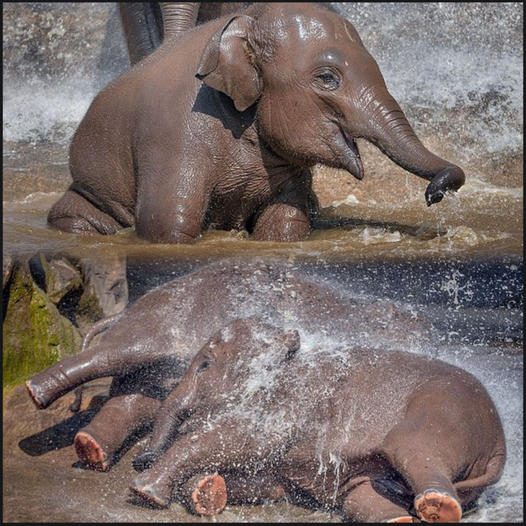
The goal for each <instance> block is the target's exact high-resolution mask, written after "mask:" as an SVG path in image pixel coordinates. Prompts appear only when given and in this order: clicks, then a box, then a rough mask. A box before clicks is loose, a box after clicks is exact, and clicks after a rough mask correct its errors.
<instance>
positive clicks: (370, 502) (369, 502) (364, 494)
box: [343, 480, 420, 522]
mask: <svg viewBox="0 0 526 526" xmlns="http://www.w3.org/2000/svg"><path fill="white" fill-rule="evenodd" d="M343 511H344V513H345V515H346V516H347V517H349V518H351V519H352V520H353V521H356V522H420V521H419V520H418V519H417V518H416V517H413V516H412V515H410V514H409V512H408V511H407V510H406V509H405V508H403V507H401V506H399V505H398V504H396V503H394V502H392V501H391V500H389V499H388V498H387V497H385V496H383V495H381V494H380V493H378V492H377V491H376V490H375V489H374V488H373V486H372V485H371V481H370V480H365V481H364V482H362V483H361V484H359V485H358V486H356V487H355V488H353V489H352V490H351V491H350V492H349V494H348V495H347V496H346V497H345V501H344V503H343Z"/></svg>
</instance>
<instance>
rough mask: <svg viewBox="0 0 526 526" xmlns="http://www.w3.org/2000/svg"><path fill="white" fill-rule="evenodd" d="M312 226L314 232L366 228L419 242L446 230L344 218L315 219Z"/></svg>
mask: <svg viewBox="0 0 526 526" xmlns="http://www.w3.org/2000/svg"><path fill="white" fill-rule="evenodd" d="M312 226H313V228H314V229H315V230H329V229H332V228H340V229H342V230H352V229H353V228H354V227H357V226H366V227H371V228H381V229H383V230H387V231H389V232H395V231H398V232H400V233H402V234H406V235H409V236H413V237H417V238H418V239H421V240H428V239H434V238H435V237H439V236H444V235H445V234H447V230H446V229H445V228H443V227H439V228H438V229H437V228H435V227H433V228H431V227H426V226H414V225H404V224H402V223H396V222H386V221H372V220H370V219H358V218H353V217H346V216H334V217H317V218H314V220H313V224H312Z"/></svg>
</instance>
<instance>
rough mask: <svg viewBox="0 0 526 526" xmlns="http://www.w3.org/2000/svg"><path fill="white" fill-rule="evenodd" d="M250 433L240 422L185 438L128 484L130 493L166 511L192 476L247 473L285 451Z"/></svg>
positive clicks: (279, 443)
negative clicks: (233, 471) (238, 470)
mask: <svg viewBox="0 0 526 526" xmlns="http://www.w3.org/2000/svg"><path fill="white" fill-rule="evenodd" d="M251 431H252V430H251V429H247V427H246V426H244V425H243V424H242V423H240V422H228V423H223V424H221V425H218V426H217V427H215V428H214V429H212V430H209V431H201V432H196V433H195V434H192V433H189V434H187V435H184V436H182V437H181V438H180V439H179V440H177V441H176V442H175V443H174V445H173V446H172V447H171V448H170V449H168V451H167V452H166V453H164V455H163V456H162V457H160V458H159V460H158V461H157V462H156V463H155V464H154V465H153V467H152V468H151V469H149V470H148V471H145V472H143V473H141V474H140V475H139V476H138V477H137V478H136V479H135V480H134V481H133V482H132V483H131V485H130V490H131V491H132V492H134V493H135V494H137V495H139V496H141V497H142V498H144V499H146V500H147V501H149V502H151V503H153V504H155V505H157V506H160V507H167V506H169V503H170V498H171V495H172V492H173V491H174V489H175V488H176V487H177V486H178V485H180V484H182V483H184V482H185V481H186V480H187V479H188V478H189V477H191V476H192V475H194V474H196V473H211V474H214V473H221V472H225V471H228V470H230V469H232V467H234V466H235V467H243V469H247V470H248V469H250V466H255V464H256V463H260V462H265V461H269V459H270V458H271V457H275V456H276V455H280V454H281V453H282V450H284V448H285V447H286V444H284V443H283V441H282V439H281V438H280V437H273V438H272V437H271V438H269V437H265V438H264V439H261V440H258V437H257V436H255V435H254V434H253V433H252V432H251ZM212 482H213V486H216V485H218V486H222V485H223V484H224V480H223V479H222V478H221V480H219V479H214V480H213V481H212Z"/></svg>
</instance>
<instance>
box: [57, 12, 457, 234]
mask: <svg viewBox="0 0 526 526" xmlns="http://www.w3.org/2000/svg"><path fill="white" fill-rule="evenodd" d="M356 138H365V139H367V140H369V141H371V142H372V143H374V144H375V145H377V146H378V147H379V148H380V149H381V150H382V151H383V152H384V153H386V154H387V155H388V156H389V157H390V158H391V159H392V160H393V161H394V162H396V163H398V164H399V165H400V166H402V167H403V168H404V169H406V170H408V171H410V172H412V173H414V174H416V175H418V176H419V177H422V178H424V179H426V180H428V181H430V183H429V185H428V187H427V189H426V201H427V203H428V204H429V205H430V204H432V203H436V202H438V201H440V200H441V199H442V197H443V196H444V194H445V192H446V191H448V190H457V189H458V188H459V187H460V186H462V184H463V183H464V173H463V171H462V170H461V169H460V168H459V167H458V166H455V165H454V164H452V163H449V162H448V161H445V160H443V159H441V158H439V157H437V156H436V155H434V154H432V153H431V152H429V151H428V150H427V149H426V148H425V147H424V146H423V145H422V143H421V142H420V141H419V139H418V138H417V137H416V135H415V133H414V131H413V129H412V128H411V126H410V124H409V123H408V122H407V120H406V118H405V116H404V113H403V112H402V110H401V108H400V106H399V105H398V104H397V102H396V101H395V100H394V99H393V98H392V97H391V95H390V94H389V92H388V91H387V87H386V85H385V82H384V79H383V77H382V74H381V72H380V70H379V68H378V65H377V64H376V62H375V61H374V59H373V58H372V57H371V55H370V54H369V53H368V52H367V50H366V49H365V47H364V46H363V44H362V42H361V40H360V37H359V35H358V33H357V32H356V30H355V28H354V27H353V26H352V25H351V24H350V23H349V22H348V21H347V20H346V19H344V18H343V17H341V16H339V15H337V14H336V13H334V12H331V11H330V10H328V9H325V8H324V7H323V6H319V5H315V4H309V3H303V4H296V3H269V4H261V3H257V4H254V5H252V6H250V7H248V8H246V9H240V11H239V12H238V13H236V14H230V15H227V16H225V17H221V18H218V19H216V20H212V21H210V22H208V23H206V24H203V25H200V26H198V27H195V28H194V29H192V30H190V31H188V32H185V33H184V34H183V35H181V36H180V37H178V38H176V39H173V40H167V41H166V42H164V43H163V44H162V45H161V46H160V47H159V48H158V49H156V50H155V51H154V52H153V53H152V54H151V55H149V56H147V57H146V58H144V59H143V60H141V61H140V62H138V63H137V64H136V65H135V66H134V67H133V68H132V69H131V70H130V71H128V72H126V73H125V74H123V75H122V76H121V77H119V78H118V79H116V80H115V81H113V82H112V83H111V84H110V85H109V86H108V87H106V88H105V89H104V90H103V91H102V92H101V93H99V95H98V96H97V97H96V98H95V100H94V101H93V103H92V104H91V106H90V108H89V109H88V112H87V113H86V115H85V117H84V119H83V120H82V122H81V123H80V125H79V127H78V129H77V131H76V133H75V135H74V137H73V140H72V143H71V148H70V169H71V175H72V178H73V183H72V185H71V186H70V188H69V190H68V191H67V192H66V193H65V194H64V196H63V197H62V198H61V199H60V200H59V201H58V202H57V203H55V205H54V206H53V207H52V209H51V210H50V212H49V215H48V221H49V223H50V224H51V225H53V226H55V227H57V228H59V229H61V230H65V231H69V232H99V233H102V234H113V233H115V232H117V231H118V230H119V229H121V228H124V227H131V226H135V228H136V232H137V234H138V235H139V236H141V237H144V238H146V239H149V240H151V241H156V242H166V243H191V242H194V241H195V240H196V239H197V237H198V236H199V235H200V233H201V232H202V230H203V229H204V228H219V229H225V230H230V229H238V230H240V229H246V230H248V231H249V232H251V233H252V234H253V237H254V238H255V239H258V240H274V241H299V240H303V239H305V238H306V237H307V236H308V235H309V232H310V230H311V218H312V216H313V214H315V213H316V210H317V199H316V196H315V194H314V193H313V190H312V176H311V171H310V170H311V168H312V167H313V166H314V165H315V164H317V163H321V164H325V165H327V166H332V167H335V168H340V169H344V170H347V171H348V172H350V173H351V174H353V175H354V176H355V177H357V178H358V179H361V178H362V177H363V166H362V162H361V159H360V155H359V152H358V148H357V145H356V142H355V139H356Z"/></svg>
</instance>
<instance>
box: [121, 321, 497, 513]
mask: <svg viewBox="0 0 526 526" xmlns="http://www.w3.org/2000/svg"><path fill="white" fill-rule="evenodd" d="M309 347H310V348H309ZM176 432H177V435H175V433H176ZM174 436H175V442H174V443H173V445H172V446H171V447H170V449H168V450H167V451H166V452H164V451H165V450H166V448H167V446H168V445H170V444H171V443H172V442H173V437H174ZM150 447H153V448H154V450H153V451H154V452H155V453H157V451H163V452H164V454H163V455H162V456H161V458H159V459H158V460H157V462H156V463H155V464H154V465H153V467H152V468H151V469H149V470H148V471H146V472H144V473H143V474H141V475H139V476H138V478H137V479H136V480H135V481H134V482H133V483H132V485H131V489H132V491H133V492H135V493H136V494H139V495H141V496H143V497H144V498H146V499H147V500H148V501H150V502H153V503H155V504H158V505H160V506H167V505H168V504H169V502H170V498H171V494H172V491H173V490H174V488H177V487H179V486H180V485H181V484H183V483H185V482H186V481H187V480H188V479H189V477H192V480H193V484H194V488H193V493H192V501H193V506H194V507H195V510H196V511H198V512H200V513H207V514H213V513H218V512H219V511H221V509H222V508H223V507H224V505H225V503H226V500H227V498H228V497H229V496H230V494H231V493H232V496H233V498H234V500H236V501H237V500H239V499H240V498H242V497H241V495H242V494H243V495H245V496H246V497H249V496H251V497H252V498H272V497H273V496H277V495H284V494H286V493H289V492H290V493H295V492H297V490H298V489H299V490H301V491H303V492H305V493H306V494H307V495H309V496H311V497H313V498H314V499H315V500H316V501H317V502H318V503H320V504H321V505H323V506H326V507H331V508H341V509H342V510H343V512H344V514H345V515H346V516H347V517H350V518H352V519H354V520H358V521H386V520H387V521H394V522H408V521H410V520H411V516H410V515H409V513H415V514H416V515H417V516H418V517H419V518H421V519H423V520H425V521H428V522H457V521H459V520H460V518H461V515H462V506H467V505H469V504H470V503H472V502H473V501H474V499H476V498H477V497H478V496H479V495H480V494H481V492H482V490H483V489H484V487H486V486H488V485H490V484H494V483H495V482H497V481H498V480H499V478H500V475H501V472H502V469H503V466H504V461H505V442H504V435H503V430H502V426H501V422H500V419H499V416H498V414H497V411H496V409H495V406H494V405H493V402H492V401H491V399H490V397H489V395H488V394H487V392H486V390H485V389H484V387H483V386H482V385H481V384H480V382H479V381H477V380H476V379H475V378H474V377H473V376H472V375H471V374H469V373H467V372H466V371H463V370H461V369H458V368H457V367H453V366H451V365H449V364H446V363H444V362H442V361H439V360H434V359H431V358H427V357H422V356H418V355H415V354H412V353H405V352H393V353H386V352H378V351H372V350H367V349H361V348H353V349H331V348H317V347H312V346H309V345H307V346H302V345H300V340H299V336H298V333H297V332H284V331H283V330H281V329H277V328H275V327H274V326H271V325H268V324H265V323H262V322H260V321H258V320H257V319H245V320H242V319H239V320H236V321H234V322H233V323H231V324H230V325H228V326H227V327H225V328H224V329H223V330H222V331H219V332H217V333H216V334H215V335H214V336H213V337H212V339H211V340H210V341H209V342H208V343H207V344H206V345H205V346H204V347H203V348H202V349H201V350H200V351H199V353H198V354H197V355H196V357H195V358H194V360H193V361H192V364H191V365H190V367H189V368H188V370H187V371H186V374H185V376H184V378H183V380H182V381H181V383H180V384H179V385H178V387H177V388H176V389H174V390H173V391H172V393H170V395H169V397H168V398H167V399H166V401H165V402H164V404H163V406H162V408H161V410H160V411H159V412H158V414H157V418H156V422H155V427H154V431H153V435H152V440H151V442H150ZM146 458H147V460H149V459H150V456H148V454H147V453H146ZM138 460H140V458H139V459H138ZM239 479H241V481H242V482H240V480H239ZM225 480H226V492H225ZM189 489H191V488H188V487H187V488H186V491H188V490H189ZM413 503H414V511H413V507H412V506H413Z"/></svg>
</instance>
